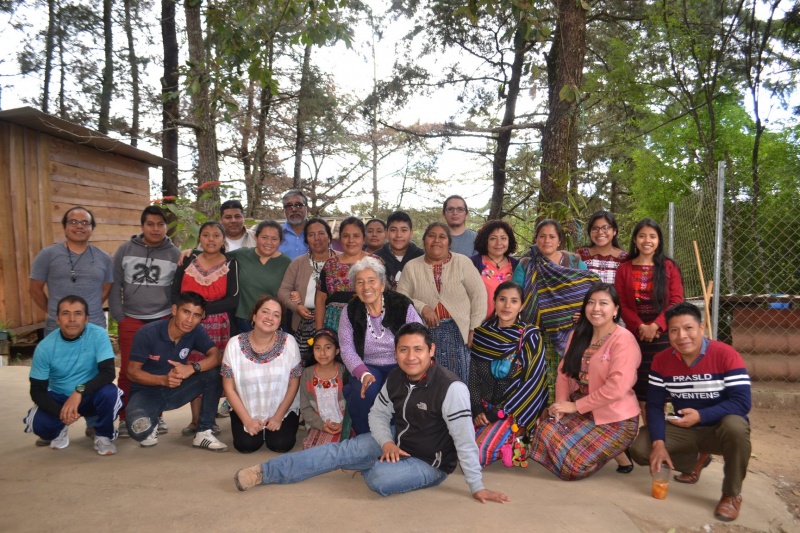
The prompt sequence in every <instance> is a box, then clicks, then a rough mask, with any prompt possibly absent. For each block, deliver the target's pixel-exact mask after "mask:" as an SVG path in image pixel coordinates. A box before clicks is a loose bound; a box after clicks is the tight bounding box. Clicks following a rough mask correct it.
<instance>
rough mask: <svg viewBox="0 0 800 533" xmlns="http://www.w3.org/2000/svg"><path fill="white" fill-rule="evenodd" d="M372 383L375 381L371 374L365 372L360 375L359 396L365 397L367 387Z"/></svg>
mask: <svg viewBox="0 0 800 533" xmlns="http://www.w3.org/2000/svg"><path fill="white" fill-rule="evenodd" d="M373 383H375V376H373V375H372V374H369V373H365V374H364V375H363V376H361V397H362V398H366V397H367V388H368V387H369V386H370V385H372V384H373Z"/></svg>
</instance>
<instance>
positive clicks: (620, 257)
mask: <svg viewBox="0 0 800 533" xmlns="http://www.w3.org/2000/svg"><path fill="white" fill-rule="evenodd" d="M618 232H619V229H618V228H617V219H616V218H615V217H614V215H613V214H612V213H609V212H608V211H605V210H600V211H597V212H596V213H594V214H593V215H592V216H591V217H589V221H588V222H587V223H586V234H587V235H588V236H589V242H590V243H591V245H590V246H581V247H580V248H578V249H577V250H575V253H576V254H578V257H580V258H581V260H582V261H583V262H584V263H586V267H587V268H588V269H589V270H591V271H592V272H596V273H597V275H598V276H600V281H602V282H603V283H611V284H613V283H614V278H616V274H617V268H619V265H620V264H621V263H624V262H625V261H627V259H628V252H626V251H625V250H623V249H622V248H620V247H619V241H618V240H617V233H618Z"/></svg>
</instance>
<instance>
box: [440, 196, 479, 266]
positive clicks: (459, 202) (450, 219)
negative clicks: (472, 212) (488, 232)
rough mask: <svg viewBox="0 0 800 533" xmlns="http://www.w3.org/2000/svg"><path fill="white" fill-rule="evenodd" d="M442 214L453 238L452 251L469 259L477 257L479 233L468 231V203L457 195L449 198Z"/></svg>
mask: <svg viewBox="0 0 800 533" xmlns="http://www.w3.org/2000/svg"><path fill="white" fill-rule="evenodd" d="M442 214H443V215H444V220H445V222H447V227H449V228H450V235H451V237H452V242H451V244H450V251H451V252H454V253H458V254H464V255H466V256H467V257H472V256H473V255H475V254H476V251H475V236H476V235H478V233H477V232H475V231H472V230H471V229H467V214H468V209H467V201H466V200H464V198H462V197H461V196H458V195H457V194H454V195H452V196H448V197H447V199H446V200H445V201H444V205H443V206H442Z"/></svg>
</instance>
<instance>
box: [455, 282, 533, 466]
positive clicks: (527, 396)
mask: <svg viewBox="0 0 800 533" xmlns="http://www.w3.org/2000/svg"><path fill="white" fill-rule="evenodd" d="M493 296H494V298H493V299H494V309H495V311H494V313H493V314H492V316H491V317H490V318H489V319H488V320H486V322H484V323H483V324H481V325H480V326H479V327H477V328H475V335H474V336H473V338H472V352H471V355H472V357H471V360H470V370H469V393H470V394H469V396H470V403H471V405H472V416H473V419H474V423H475V433H476V434H475V437H476V440H477V441H478V451H479V453H480V461H481V464H482V465H484V466H486V465H488V464H489V463H491V462H492V461H495V460H497V459H499V456H498V453H497V452H499V447H498V446H496V443H497V442H498V440H501V441H503V442H506V441H508V439H510V438H512V433H513V429H512V426H510V425H509V422H513V423H514V424H516V425H517V426H518V428H520V429H522V433H523V434H525V435H527V433H528V431H529V430H530V429H531V428H532V426H533V421H535V420H536V418H537V417H538V416H539V414H540V412H541V411H542V409H544V407H545V404H546V402H547V376H546V373H545V364H544V350H543V345H542V337H541V335H540V334H539V328H537V327H536V326H533V325H531V324H523V323H522V322H520V320H519V312H520V310H521V309H522V287H520V286H519V285H517V284H516V283H514V282H513V281H510V280H509V281H504V282H503V283H501V284H500V285H498V286H497V290H496V291H495V293H494V295H493ZM499 432H503V434H499V435H498V433H499ZM493 444H494V445H493Z"/></svg>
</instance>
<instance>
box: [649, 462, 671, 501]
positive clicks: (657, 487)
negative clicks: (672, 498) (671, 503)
mask: <svg viewBox="0 0 800 533" xmlns="http://www.w3.org/2000/svg"><path fill="white" fill-rule="evenodd" d="M669 475H670V469H669V465H668V464H666V463H664V464H663V465H661V470H659V471H658V472H654V473H653V492H652V494H653V498H655V499H657V500H663V499H666V497H667V491H669Z"/></svg>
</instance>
